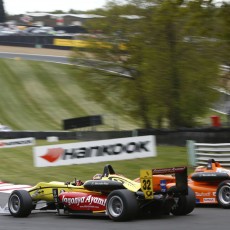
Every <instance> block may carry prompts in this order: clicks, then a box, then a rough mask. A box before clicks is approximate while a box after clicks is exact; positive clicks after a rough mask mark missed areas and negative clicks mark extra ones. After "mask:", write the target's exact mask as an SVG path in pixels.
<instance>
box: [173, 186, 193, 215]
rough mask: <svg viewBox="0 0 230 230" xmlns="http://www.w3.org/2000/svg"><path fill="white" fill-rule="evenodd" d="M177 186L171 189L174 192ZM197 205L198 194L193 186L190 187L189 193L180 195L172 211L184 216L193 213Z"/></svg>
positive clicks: (174, 213)
mask: <svg viewBox="0 0 230 230" xmlns="http://www.w3.org/2000/svg"><path fill="white" fill-rule="evenodd" d="M174 190H175V187H171V188H170V189H169V191H171V192H172V193H173V191H174ZM195 205H196V196H195V193H194V191H193V190H192V189H191V188H188V195H180V196H178V201H177V202H176V204H175V205H174V206H173V207H172V209H171V210H170V212H171V213H172V214H173V215H174V216H183V215H187V214H189V213H191V212H192V211H193V210H194V208H195Z"/></svg>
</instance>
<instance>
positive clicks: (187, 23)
mask: <svg viewBox="0 0 230 230" xmlns="http://www.w3.org/2000/svg"><path fill="white" fill-rule="evenodd" d="M123 2H124V1H123ZM94 13H97V14H100V15H104V16H105V18H101V19H96V20H94V21H90V22H89V23H88V25H87V27H88V29H89V30H90V31H92V32H93V31H97V33H98V31H100V32H101V34H103V35H105V36H101V37H100V41H103V42H109V43H110V44H112V48H110V49H107V50H106V51H105V50H104V49H100V48H99V46H92V47H90V49H91V52H92V50H93V52H94V54H95V57H97V58H98V59H99V60H106V61H107V62H106V63H111V64H107V65H112V66H115V65H116V66H119V67H120V68H123V69H125V70H126V72H129V73H130V76H131V78H129V79H127V80H126V81H122V84H121V81H119V80H118V81H116V82H114V81H113V82H112V84H113V85H115V86H116V87H117V90H119V91H121V99H120V100H118V103H119V104H120V105H121V106H123V109H124V110H126V111H128V112H129V114H130V115H131V116H132V117H133V118H135V119H136V120H137V121H141V122H142V126H143V127H145V128H152V127H158V128H162V127H169V128H178V127H194V126H197V125H199V123H198V121H199V119H200V118H202V117H204V116H205V115H207V113H208V111H209V109H210V107H212V105H213V103H214V102H215V101H216V100H217V98H218V93H217V91H215V90H213V89H214V88H217V87H222V86H221V81H220V66H221V65H230V56H229V55H230V52H229V51H230V46H229V45H230V20H229V13H230V5H229V3H225V2H223V3H222V4H221V5H219V6H217V5H216V4H215V3H214V1H212V0H209V1H207V0H191V1H186V0H141V1H140V0H129V1H126V4H122V5H120V4H118V2H117V1H110V2H109V3H108V4H107V6H106V8H105V9H103V10H101V9H100V10H97V11H94ZM125 15H133V19H128V18H127V17H125ZM134 15H135V17H134ZM90 39H91V40H93V39H92V38H90ZM97 40H98V37H97ZM122 43H123V44H125V46H126V49H125V50H123V49H120V44H122ZM79 52H80V51H79V50H75V56H76V57H77V54H78V53H79ZM81 55H82V54H81ZM114 68H115V67H114ZM105 84H111V82H109V81H107V82H106V83H105ZM103 88H106V85H104V87H103Z"/></svg>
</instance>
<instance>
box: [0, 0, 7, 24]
mask: <svg viewBox="0 0 230 230" xmlns="http://www.w3.org/2000/svg"><path fill="white" fill-rule="evenodd" d="M5 21H6V13H5V9H4V2H3V0H0V23H3V22H5Z"/></svg>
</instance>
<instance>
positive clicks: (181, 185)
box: [140, 167, 188, 199]
mask: <svg viewBox="0 0 230 230" xmlns="http://www.w3.org/2000/svg"><path fill="white" fill-rule="evenodd" d="M187 171H188V170H187V167H173V168H161V169H150V170H141V172H140V181H141V189H142V191H143V192H144V194H145V198H146V199H153V194H154V191H153V180H152V176H154V175H167V174H173V175H175V190H173V192H174V193H178V194H182V195H187V194H188V179H187V178H188V173H187ZM166 184H167V181H166V180H164V179H162V180H161V181H160V185H161V192H162V193H167V188H166Z"/></svg>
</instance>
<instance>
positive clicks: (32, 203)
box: [8, 165, 195, 221]
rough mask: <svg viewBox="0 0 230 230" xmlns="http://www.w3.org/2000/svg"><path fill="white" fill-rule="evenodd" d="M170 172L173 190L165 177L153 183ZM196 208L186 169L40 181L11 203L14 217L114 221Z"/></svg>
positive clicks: (110, 171) (111, 171) (182, 212)
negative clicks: (36, 213)
mask: <svg viewBox="0 0 230 230" xmlns="http://www.w3.org/2000/svg"><path fill="white" fill-rule="evenodd" d="M166 173H167V174H168V173H170V174H175V178H176V184H175V186H174V187H173V189H170V190H166V189H165V184H164V177H162V178H163V180H159V183H160V184H159V185H153V184H152V176H155V175H158V174H159V175H160V176H163V175H162V174H166ZM153 174H154V175H153ZM41 202H44V205H41ZM194 207H195V194H194V192H193V191H192V190H191V189H190V188H188V185H187V168H186V167H179V168H167V169H158V170H156V169H153V170H142V174H141V176H140V178H138V179H135V180H131V179H129V178H127V177H125V176H123V175H120V174H116V173H115V171H114V169H113V167H112V166H111V165H106V166H105V167H104V171H103V173H102V174H101V175H97V176H96V177H94V178H93V179H92V180H88V181H85V182H81V181H79V180H75V181H74V182H71V183H69V182H68V183H64V182H49V183H44V182H40V183H38V184H37V185H35V186H34V187H32V188H31V189H30V190H29V191H25V190H15V191H13V192H12V193H11V195H10V197H9V200H8V208H9V211H10V213H11V215H12V216H14V217H27V216H28V215H30V214H31V212H32V211H33V210H37V209H39V210H56V211H57V212H58V213H59V214H65V215H72V214H83V213H84V214H85V213H88V214H94V215H97V214H104V215H107V216H109V217H110V218H111V219H112V220H114V221H126V220H131V219H134V218H137V217H138V216H142V215H145V216H146V215H154V214H156V213H157V214H170V213H172V214H174V215H187V214H189V213H191V212H192V211H193V209H194Z"/></svg>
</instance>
